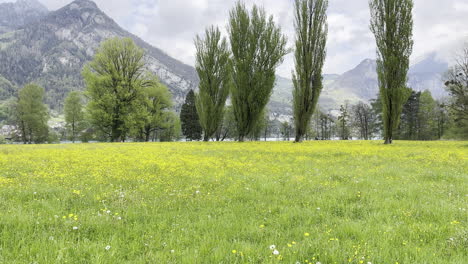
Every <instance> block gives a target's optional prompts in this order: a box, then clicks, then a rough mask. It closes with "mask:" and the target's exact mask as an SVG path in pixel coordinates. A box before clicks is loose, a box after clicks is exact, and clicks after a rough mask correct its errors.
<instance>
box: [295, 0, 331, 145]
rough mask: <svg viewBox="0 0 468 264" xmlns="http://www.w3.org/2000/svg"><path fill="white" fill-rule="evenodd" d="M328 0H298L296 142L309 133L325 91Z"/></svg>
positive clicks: (296, 19)
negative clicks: (308, 129) (324, 67)
mask: <svg viewBox="0 0 468 264" xmlns="http://www.w3.org/2000/svg"><path fill="white" fill-rule="evenodd" d="M327 8H328V0H296V3H295V16H296V18H295V23H294V26H295V28H296V51H295V60H296V71H295V72H293V83H294V91H293V100H294V122H295V127H296V142H301V141H302V138H303V136H304V134H305V133H306V132H307V127H308V126H309V123H310V119H311V117H312V114H313V113H314V111H315V108H316V106H317V102H318V99H319V96H320V93H321V92H322V88H323V84H322V68H323V64H324V61H325V57H326V50H325V46H326V44H327V34H328V25H327Z"/></svg>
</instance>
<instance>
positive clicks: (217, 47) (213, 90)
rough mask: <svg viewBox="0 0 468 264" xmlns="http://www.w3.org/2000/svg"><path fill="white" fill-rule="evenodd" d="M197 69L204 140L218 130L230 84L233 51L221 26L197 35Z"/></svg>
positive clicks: (198, 108)
mask: <svg viewBox="0 0 468 264" xmlns="http://www.w3.org/2000/svg"><path fill="white" fill-rule="evenodd" d="M195 47H196V49H197V55H196V66H195V67H196V69H197V73H198V77H199V78H200V84H199V89H200V91H199V93H198V94H197V95H196V107H197V112H198V116H199V119H200V125H201V126H202V128H203V134H204V136H203V138H204V141H208V140H210V138H211V137H212V136H213V135H214V134H215V133H216V131H218V129H219V127H220V126H221V123H222V122H223V117H224V113H223V111H224V107H225V104H226V99H227V97H228V95H229V89H230V86H231V77H232V76H231V65H230V59H229V56H230V51H229V48H228V44H227V41H226V39H225V38H222V39H221V32H220V31H219V29H218V28H215V27H211V28H209V29H207V30H206V32H205V37H204V38H203V39H202V38H200V37H199V36H197V37H196V39H195Z"/></svg>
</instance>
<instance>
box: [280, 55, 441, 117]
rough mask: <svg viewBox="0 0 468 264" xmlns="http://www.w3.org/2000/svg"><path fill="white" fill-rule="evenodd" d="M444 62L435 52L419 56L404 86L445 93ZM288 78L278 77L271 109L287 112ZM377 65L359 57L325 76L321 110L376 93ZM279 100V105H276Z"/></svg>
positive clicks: (363, 98)
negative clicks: (345, 68) (339, 71)
mask: <svg viewBox="0 0 468 264" xmlns="http://www.w3.org/2000/svg"><path fill="white" fill-rule="evenodd" d="M448 67H449V65H448V63H447V62H444V61H443V60H441V59H439V58H437V55H436V53H435V52H433V53H430V54H428V55H426V56H423V57H421V58H420V59H419V60H417V61H415V62H414V64H413V65H412V66H411V68H410V71H409V76H408V85H409V87H411V88H412V89H414V90H416V91H424V90H429V91H430V92H431V93H432V95H433V96H434V97H435V98H441V97H444V96H446V95H447V94H446V92H445V89H444V85H443V83H444V82H443V74H444V73H445V72H446V71H447V70H448ZM292 87H293V84H292V81H291V80H290V79H285V78H278V81H277V86H276V88H275V92H274V94H273V97H272V100H273V102H274V104H275V106H277V107H275V108H273V109H274V110H276V111H278V109H279V105H281V107H284V108H285V109H287V110H288V111H286V112H288V113H289V112H291V104H289V105H288V104H287V102H292V89H293V88H292ZM378 91H379V88H378V80H377V64H376V61H375V60H371V59H366V60H363V61H362V62H361V63H359V65H357V66H356V67H355V68H354V69H352V70H350V71H348V72H345V73H343V74H342V75H325V76H324V89H323V91H322V95H321V97H320V100H319V104H320V107H321V108H322V109H325V110H331V109H338V108H339V106H340V105H341V104H343V103H344V102H345V101H349V102H351V103H356V102H359V101H363V102H368V101H369V100H370V99H374V98H376V96H377V94H378ZM280 103H281V104H280Z"/></svg>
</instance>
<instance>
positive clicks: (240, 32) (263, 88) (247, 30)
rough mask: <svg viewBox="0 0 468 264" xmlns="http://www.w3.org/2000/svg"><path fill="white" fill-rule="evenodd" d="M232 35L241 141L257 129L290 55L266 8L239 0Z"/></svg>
mask: <svg viewBox="0 0 468 264" xmlns="http://www.w3.org/2000/svg"><path fill="white" fill-rule="evenodd" d="M228 27H229V28H228V31H229V37H230V43H231V51H232V64H233V74H232V76H233V86H232V89H231V100H232V106H233V110H234V116H235V119H236V124H237V132H238V137H239V141H244V139H245V137H246V136H248V135H249V134H250V133H252V131H253V130H254V129H255V125H256V123H257V122H259V119H260V118H261V117H262V113H263V110H264V109H265V106H266V104H267V103H268V101H269V100H270V96H271V93H272V90H273V86H274V84H275V77H276V76H275V70H276V67H277V66H278V65H279V64H280V63H281V62H282V61H283V57H284V55H286V54H287V49H286V42H287V41H286V37H285V36H284V35H283V34H282V33H281V29H280V28H279V27H278V26H276V25H275V23H274V21H273V17H272V16H270V17H269V18H267V15H266V13H265V10H264V9H262V8H258V7H257V6H255V5H254V6H253V9H252V11H251V12H250V13H249V11H248V10H247V8H246V6H245V5H244V4H243V3H241V2H237V3H236V5H235V7H234V8H233V9H232V10H231V12H230V18H229V26H228Z"/></svg>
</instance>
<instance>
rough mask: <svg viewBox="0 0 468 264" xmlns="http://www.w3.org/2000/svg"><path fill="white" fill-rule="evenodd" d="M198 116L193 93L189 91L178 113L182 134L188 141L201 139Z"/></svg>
mask: <svg viewBox="0 0 468 264" xmlns="http://www.w3.org/2000/svg"><path fill="white" fill-rule="evenodd" d="M199 116H200V115H199V114H198V113H197V106H196V103H195V93H194V92H193V90H190V91H189V93H188V94H187V96H186V98H185V103H184V104H183V105H182V109H181V111H180V121H181V125H182V134H183V135H184V136H185V137H186V138H187V139H188V140H200V139H201V137H202V127H201V125H200V120H199Z"/></svg>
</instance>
